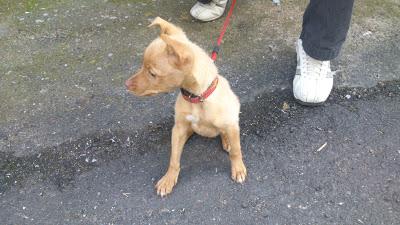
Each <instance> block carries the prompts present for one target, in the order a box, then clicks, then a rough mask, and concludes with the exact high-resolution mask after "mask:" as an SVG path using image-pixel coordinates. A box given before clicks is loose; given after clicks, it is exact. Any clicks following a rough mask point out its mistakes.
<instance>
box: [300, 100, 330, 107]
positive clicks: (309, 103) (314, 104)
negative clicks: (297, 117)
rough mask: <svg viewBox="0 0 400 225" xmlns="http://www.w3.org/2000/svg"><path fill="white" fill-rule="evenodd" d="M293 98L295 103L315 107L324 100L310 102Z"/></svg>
mask: <svg viewBox="0 0 400 225" xmlns="http://www.w3.org/2000/svg"><path fill="white" fill-rule="evenodd" d="M294 99H295V101H296V102H297V103H299V104H300V105H304V106H310V107H316V106H321V105H323V104H324V102H317V103H311V102H303V101H301V100H299V99H297V98H294Z"/></svg>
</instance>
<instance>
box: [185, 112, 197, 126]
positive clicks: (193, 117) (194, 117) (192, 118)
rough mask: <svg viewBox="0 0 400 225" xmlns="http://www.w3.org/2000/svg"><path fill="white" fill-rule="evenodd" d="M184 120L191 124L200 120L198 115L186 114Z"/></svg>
mask: <svg viewBox="0 0 400 225" xmlns="http://www.w3.org/2000/svg"><path fill="white" fill-rule="evenodd" d="M186 120H187V121H189V122H190V123H192V124H197V123H198V122H199V120H200V118H199V116H198V115H193V114H188V115H186Z"/></svg>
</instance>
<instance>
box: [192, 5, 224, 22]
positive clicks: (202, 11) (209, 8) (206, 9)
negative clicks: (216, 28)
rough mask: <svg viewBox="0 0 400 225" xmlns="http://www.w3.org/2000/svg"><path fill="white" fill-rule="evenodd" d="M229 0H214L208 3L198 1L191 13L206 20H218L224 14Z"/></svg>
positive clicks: (199, 18)
mask: <svg viewBox="0 0 400 225" xmlns="http://www.w3.org/2000/svg"><path fill="white" fill-rule="evenodd" d="M227 2H228V0H212V1H211V2H210V3H208V4H203V3H201V2H197V3H196V4H195V5H194V6H193V7H192V9H191V10H190V14H191V15H192V16H193V17H194V18H196V19H198V20H201V21H204V22H208V21H212V20H216V19H218V18H220V17H221V16H222V15H223V14H224V11H225V7H226V3H227Z"/></svg>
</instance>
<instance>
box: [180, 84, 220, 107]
mask: <svg viewBox="0 0 400 225" xmlns="http://www.w3.org/2000/svg"><path fill="white" fill-rule="evenodd" d="M217 85H218V77H216V78H215V79H214V80H213V82H212V83H211V84H210V86H209V87H208V88H207V90H206V91H205V92H203V93H202V94H201V95H200V96H198V95H195V94H193V93H190V92H189V91H188V90H185V89H183V88H181V93H182V96H183V98H184V99H185V100H186V101H188V102H190V103H195V104H196V103H200V102H204V100H205V99H206V98H208V96H210V95H211V94H212V93H213V92H214V91H215V89H216V88H217Z"/></svg>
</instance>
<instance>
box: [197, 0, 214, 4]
mask: <svg viewBox="0 0 400 225" xmlns="http://www.w3.org/2000/svg"><path fill="white" fill-rule="evenodd" d="M197 1H198V2H201V3H204V4H208V3H210V2H211V0H197Z"/></svg>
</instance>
